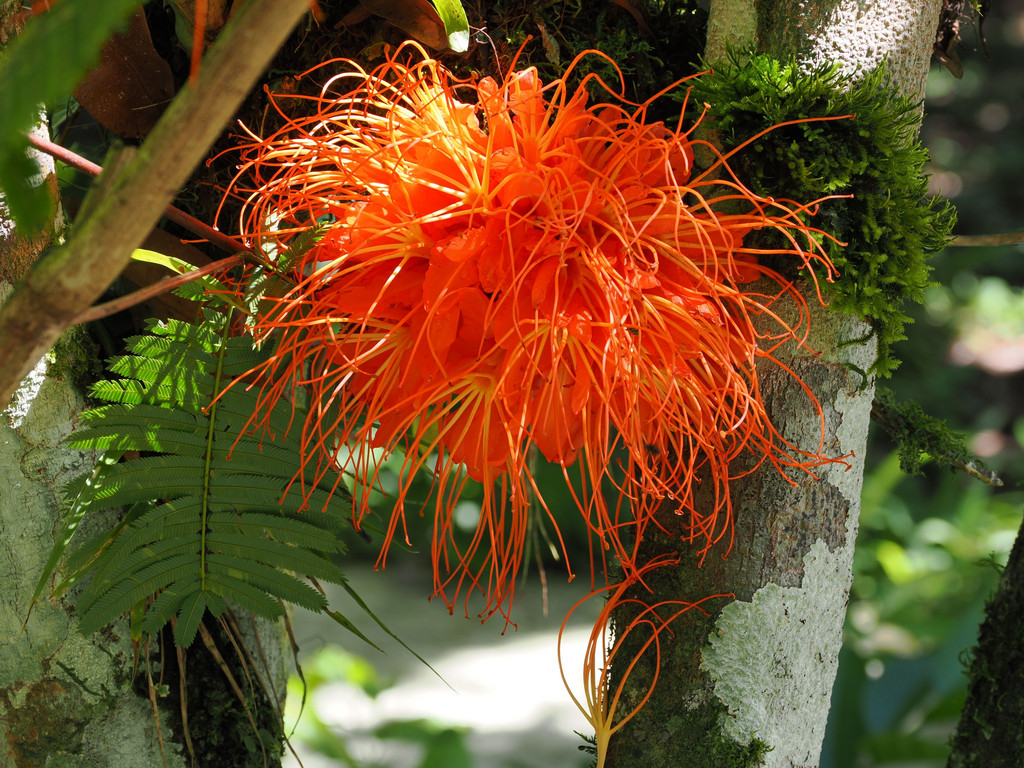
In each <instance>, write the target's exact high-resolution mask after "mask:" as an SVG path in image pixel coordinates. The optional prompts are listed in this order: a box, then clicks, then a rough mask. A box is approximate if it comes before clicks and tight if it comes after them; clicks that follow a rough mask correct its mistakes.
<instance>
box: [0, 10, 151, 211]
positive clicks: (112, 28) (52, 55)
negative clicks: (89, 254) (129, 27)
mask: <svg viewBox="0 0 1024 768" xmlns="http://www.w3.org/2000/svg"><path fill="white" fill-rule="evenodd" d="M137 5H139V0H75V1H74V2H68V3H60V4H57V5H54V6H53V8H52V9H51V10H49V11H48V12H46V13H44V14H42V15H40V16H35V17H33V18H31V19H29V20H28V22H27V23H26V24H25V30H24V31H23V32H22V33H21V35H19V36H18V37H17V38H15V39H14V40H13V41H12V42H11V43H9V44H8V45H7V47H6V48H5V50H4V55H3V56H2V57H0V189H3V190H4V191H5V193H6V194H5V198H6V202H7V205H8V207H9V209H10V212H11V216H12V217H13V219H14V221H15V222H16V224H17V225H18V226H19V227H20V228H22V229H24V230H25V231H38V230H40V229H42V227H43V226H44V225H45V224H46V222H47V220H48V218H49V210H48V207H49V200H48V195H47V193H46V191H45V189H44V188H43V187H41V186H39V185H36V184H33V183H32V182H31V181H30V180H31V179H32V178H33V177H34V176H35V175H36V174H37V173H38V169H37V168H36V166H35V163H33V162H32V161H31V160H30V159H29V158H28V156H27V155H26V150H27V148H28V141H27V139H26V138H25V134H26V133H27V132H28V130H29V129H30V128H31V127H32V126H33V125H34V124H35V123H36V122H37V121H38V120H39V111H40V106H41V105H42V104H43V103H45V102H49V101H52V100H54V99H57V98H59V97H62V96H65V95H67V94H68V93H70V92H71V91H72V90H73V89H74V87H75V84H76V83H77V82H78V81H79V80H81V78H82V75H84V74H85V73H86V72H87V71H88V70H89V68H90V67H92V66H93V65H94V63H95V62H96V60H97V58H98V56H99V51H100V47H101V46H102V45H103V43H104V41H105V40H106V39H107V38H108V37H110V35H111V34H113V33H114V32H116V31H117V30H118V29H119V28H120V27H122V26H123V25H124V23H125V22H126V21H127V18H128V14H129V13H130V12H131V10H132V9H133V8H135V7H136V6H137Z"/></svg>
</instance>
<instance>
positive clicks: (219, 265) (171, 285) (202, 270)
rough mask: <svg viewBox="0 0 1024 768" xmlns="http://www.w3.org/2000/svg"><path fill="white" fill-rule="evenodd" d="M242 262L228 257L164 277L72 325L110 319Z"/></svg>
mask: <svg viewBox="0 0 1024 768" xmlns="http://www.w3.org/2000/svg"><path fill="white" fill-rule="evenodd" d="M244 260H245V255H244V254H238V255H236V256H228V257H227V258H226V259H220V260H219V261H214V262H212V263H210V264H207V265H206V266H205V267H199V268H198V269H192V270H189V271H188V272H183V273H182V274H180V275H176V276H174V277H165V278H163V279H162V280H159V281H157V282H155V283H153V284H152V285H147V286H146V287H145V288H140V289H139V290H137V291H132V292H131V293H129V294H126V295H124V296H118V297H117V298H116V299H111V300H110V301H106V302H104V303H102V304H96V305H94V306H92V307H89V308H88V309H87V310H85V312H82V313H81V314H80V315H78V316H77V317H76V318H75V319H74V322H72V325H81V324H82V323H89V322H92V321H93V320H100V319H102V318H104V317H110V316H111V315H115V314H117V313H118V312H121V311H123V310H126V309H128V308H129V307H134V306H135V305H136V304H141V303H142V302H144V301H146V300H147V299H151V298H153V297H154V296H159V295H160V294H161V293H167V291H173V290H174V289H175V288H178V287H179V286H182V285H185V284H186V283H191V282H192V281H193V280H198V279H199V278H200V277H206V275H209V274H212V273H214V272H219V271H221V270H222V269H230V268H231V267H234V266H236V265H238V264H241V263H242V262H243V261H244Z"/></svg>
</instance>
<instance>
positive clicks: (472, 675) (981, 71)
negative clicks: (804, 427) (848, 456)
mask: <svg viewBox="0 0 1024 768" xmlns="http://www.w3.org/2000/svg"><path fill="white" fill-rule="evenodd" d="M961 34H962V36H963V49H962V58H963V61H964V76H963V79H961V80H957V79H955V78H954V77H953V76H951V75H950V74H949V73H948V72H947V71H946V70H944V69H941V68H940V67H939V66H938V65H937V64H936V65H935V66H934V67H933V69H932V72H931V75H930V77H929V81H928V91H927V100H926V116H925V122H924V128H923V140H924V144H925V146H926V147H928V148H929V150H930V152H931V156H932V162H931V174H932V176H931V188H932V192H933V193H935V194H941V195H945V196H947V197H949V198H950V199H951V200H952V201H953V202H954V204H955V205H956V207H957V208H958V211H959V225H958V227H957V232H958V233H959V234H965V235H974V234H995V233H1004V232H1012V231H1018V230H1021V229H1024V185H1022V184H1021V181H1020V179H1021V178H1022V176H1024V77H1022V76H1021V73H1022V72H1024V2H1022V0H1004V1H1003V2H998V3H993V8H992V10H991V12H990V15H989V17H988V18H987V20H986V22H985V25H984V35H985V38H986V39H987V43H988V52H989V55H988V57H986V55H985V52H984V50H983V45H982V41H981V37H980V36H979V34H978V30H977V28H976V27H970V26H968V25H967V24H965V25H964V27H963V29H962V30H961ZM933 267H934V273H933V278H934V280H935V282H936V285H934V286H933V287H932V288H930V289H929V291H928V294H927V299H926V302H925V303H924V305H922V306H920V307H916V308H914V309H913V310H912V311H913V314H914V317H915V320H916V322H915V324H914V325H912V326H910V328H909V336H910V338H909V339H908V340H907V341H905V342H903V343H901V344H900V345H899V346H898V348H897V350H896V352H897V355H898V356H899V357H900V358H901V359H902V360H903V364H902V366H901V367H900V368H899V370H898V371H897V372H896V374H895V375H894V376H893V378H892V379H891V380H890V381H888V382H886V384H887V385H888V386H890V387H891V388H892V389H893V390H894V391H895V392H896V394H897V396H898V397H899V398H901V399H914V400H916V401H917V402H918V403H920V404H921V406H922V407H923V408H924V410H925V411H926V412H927V413H929V414H931V415H933V416H937V417H940V418H943V419H945V420H946V421H947V422H948V423H949V425H950V427H952V428H953V429H954V430H957V431H959V432H961V433H962V434H964V435H966V436H967V438H968V441H969V445H970V446H971V448H972V449H973V451H974V452H975V453H976V454H977V455H978V456H979V457H981V458H982V459H983V460H984V461H985V462H987V463H988V465H989V466H990V467H991V468H992V469H993V470H995V471H996V472H997V473H998V474H999V475H1000V476H1001V477H1002V478H1003V480H1004V482H1005V485H1004V486H1003V487H1002V488H998V489H996V488H991V487H989V486H986V485H983V484H981V483H980V482H978V481H976V480H973V479H971V478H969V477H967V476H965V475H963V474H953V473H950V472H949V471H947V470H940V469H937V468H935V467H926V468H925V472H924V474H923V475H921V476H915V477H908V476H906V475H904V474H903V473H902V472H901V471H900V468H899V462H898V459H897V457H896V454H895V447H894V446H893V445H892V443H891V442H890V441H889V440H888V438H887V436H886V435H885V434H883V433H881V431H880V430H875V429H873V432H872V435H871V440H870V446H869V453H868V465H869V469H868V474H867V477H866V479H865V485H864V499H863V509H862V516H861V529H860V536H859V539H858V544H857V554H856V563H855V576H854V582H853V589H852V594H851V601H850V608H849V612H848V616H847V628H846V642H845V646H844V649H843V651H842V655H841V660H840V670H839V679H838V681H837V684H836V688H835V692H834V696H833V706H832V711H831V715H830V725H829V731H828V735H827V738H826V744H825V747H824V751H823V755H822V763H821V765H822V766H823V768H854V767H858V768H859V767H862V766H879V767H883V766H884V767H885V768H897V767H898V768H933V767H936V766H943V765H945V762H946V755H947V752H948V748H947V745H946V743H947V739H948V738H949V735H950V733H951V731H952V729H953V727H954V726H955V724H956V721H957V718H958V716H959V712H960V709H961V707H962V705H963V702H964V698H965V688H966V678H965V676H964V674H963V670H964V667H963V661H964V659H965V658H966V655H967V653H968V652H969V649H970V647H971V646H972V645H973V644H974V642H975V639H976V636H977V629H978V625H979V622H980V620H981V616H982V610H983V606H984V602H985V600H986V598H987V597H988V596H989V594H990V593H991V591H992V590H993V588H994V586H995V583H996V580H997V578H998V572H999V571H998V569H999V566H1000V565H1001V564H1002V563H1004V562H1005V560H1006V557H1007V555H1008V553H1009V550H1010V547H1011V546H1012V544H1013V541H1014V538H1015V536H1016V533H1017V529H1018V527H1019V525H1020V521H1021V512H1022V508H1024V491H1022V490H1021V483H1022V481H1024V447H1022V446H1024V245H1009V246H998V247H991V246H986V247H970V248H955V247H954V248H948V249H947V250H946V251H944V252H943V253H942V254H940V255H939V256H937V257H936V258H935V259H934V261H933ZM542 474H543V473H542ZM559 483H560V479H559V478H558V477H557V476H554V477H551V478H550V483H547V482H546V481H545V491H544V495H545V498H548V499H549V502H550V503H551V504H552V507H553V508H556V507H557V506H558V505H560V504H563V505H570V504H571V500H570V499H568V498H567V496H566V495H565V493H564V491H563V490H560V487H559ZM547 488H551V490H550V491H549V490H547ZM464 503H465V507H464V510H463V511H464V519H463V522H464V524H465V525H466V527H467V528H469V527H471V526H472V525H473V524H474V523H475V508H474V505H473V500H472V498H468V499H467V500H466V501H465V502H464ZM421 540H422V539H421ZM575 543H576V544H578V545H581V546H582V545H583V542H582V539H578V540H576V542H575ZM536 546H537V547H538V548H543V549H547V545H546V543H545V542H544V541H543V540H542V539H541V540H539V541H537V542H536ZM356 554H359V553H356ZM406 554H408V556H406ZM374 558H375V552H374V551H373V550H372V549H370V548H367V550H366V551H365V552H363V553H361V554H359V557H358V562H360V563H361V564H360V565H358V566H353V565H349V567H348V572H349V575H350V578H351V581H352V584H353V586H354V587H355V588H356V590H357V591H358V592H359V593H360V594H361V595H362V597H363V598H364V599H365V600H366V602H367V603H368V604H369V605H370V606H371V607H372V608H373V610H374V611H375V612H376V613H377V615H378V616H379V618H380V619H381V620H382V621H383V622H384V623H385V624H387V625H388V626H389V627H390V628H391V629H392V630H393V631H394V632H395V634H397V635H398V636H399V637H400V638H402V640H404V641H405V642H406V643H408V644H409V645H410V646H411V647H412V648H413V649H414V650H415V651H416V652H417V653H419V654H420V655H421V656H423V657H424V658H425V659H426V660H427V661H428V662H429V663H430V664H431V665H432V666H433V667H434V669H435V670H436V671H437V674H435V673H434V672H432V671H431V670H430V669H427V668H426V667H425V666H424V665H423V664H421V663H420V662H419V661H417V660H416V659H415V658H414V657H413V656H412V655H411V654H410V653H408V652H407V651H406V650H404V649H403V648H402V647H401V646H400V645H399V644H398V643H396V642H395V641H394V640H393V639H392V638H390V637H388V636H387V635H385V634H383V633H381V632H377V633H372V632H370V631H369V630H366V631H367V634H368V635H369V636H370V637H371V639H372V640H373V641H374V642H375V643H377V644H378V645H379V646H380V647H381V648H382V649H384V651H385V653H380V652H378V651H377V650H374V649H373V648H371V647H370V646H368V645H366V644H365V643H361V642H360V641H359V640H357V639H355V638H354V637H351V636H347V637H346V636H344V634H345V633H341V632H339V630H338V628H337V625H335V624H333V623H332V622H329V621H327V622H326V623H324V620H323V619H317V618H314V617H312V616H310V615H308V614H306V615H301V614H300V615H296V616H295V627H296V629H295V631H296V635H297V640H298V641H299V644H300V647H301V648H302V656H301V658H302V669H303V673H304V676H305V684H304V685H303V683H302V682H301V681H300V680H299V679H298V678H294V679H293V680H292V684H291V687H290V689H289V692H290V696H289V711H290V713H291V717H292V718H294V717H295V716H296V715H297V713H298V712H299V710H300V704H301V703H302V699H303V693H304V694H305V703H304V707H303V708H302V709H303V712H302V717H301V719H300V720H299V721H298V723H297V724H294V720H293V725H292V727H293V728H294V731H293V734H292V744H293V746H294V748H295V751H296V752H297V754H298V755H299V756H300V757H301V759H302V763H303V764H304V765H305V766H306V768H327V767H328V766H349V767H350V768H383V767H384V766H386V767H387V768H470V767H472V768H550V766H559V767H560V768H561V767H564V768H576V766H585V765H588V764H589V762H590V758H589V757H588V756H587V755H586V754H584V753H581V752H580V751H578V746H580V745H582V744H583V743H584V742H583V740H582V739H581V738H580V737H579V736H578V735H576V734H574V733H573V731H574V730H577V731H580V732H581V733H584V734H590V733H591V729H590V727H589V725H587V723H586V722H585V721H584V719H583V718H582V716H581V715H580V714H579V712H578V711H577V710H576V709H575V707H574V706H573V704H572V702H571V700H570V699H569V698H568V696H567V695H566V693H565V689H564V688H563V686H562V682H561V677H560V675H559V670H558V663H557V655H556V641H557V635H558V629H559V626H560V624H561V621H562V618H563V617H564V616H565V614H566V612H567V611H568V609H569V608H570V607H571V606H572V605H573V603H574V602H575V601H576V600H578V599H579V597H580V596H581V595H583V594H585V592H586V589H587V584H588V583H589V578H588V574H586V573H582V574H579V577H578V578H577V580H576V581H574V582H573V583H572V584H566V579H565V570H564V568H563V567H561V566H560V565H559V564H557V563H555V564H552V563H551V562H550V558H548V559H547V564H546V566H545V569H546V574H545V576H546V579H545V578H542V574H541V573H540V572H539V570H538V568H537V567H532V568H531V569H530V571H529V573H528V574H527V576H526V578H525V579H524V581H523V583H522V584H521V585H520V586H519V587H518V588H517V598H516V614H515V618H516V620H517V623H518V630H515V629H513V628H511V627H509V628H508V630H507V631H505V632H503V631H502V630H503V629H505V628H504V627H503V625H502V624H501V622H500V619H498V620H492V621H491V622H488V623H487V624H485V625H481V624H480V623H479V621H477V620H475V619H474V620H467V619H465V618H464V616H462V615H461V613H460V612H458V611H456V614H455V615H454V616H448V615H447V611H446V609H445V608H444V606H443V605H440V604H438V603H436V602H435V603H428V602H427V601H426V599H425V597H423V596H425V595H427V594H429V592H430V591H431V590H430V576H429V573H428V572H427V571H426V567H427V566H428V560H429V558H427V557H425V556H414V555H413V554H412V553H396V555H395V556H394V557H392V559H390V560H389V563H388V567H387V569H386V570H383V571H374V570H373V568H372V566H373V562H374ZM348 562H349V563H352V562H356V559H350V560H349V561H348ZM544 580H546V593H545V590H544V589H542V581H544ZM396 594H399V595H403V596H404V598H403V599H402V600H401V601H396V600H395V599H394V595H396ZM344 600H345V597H344V595H342V596H340V597H338V598H337V604H338V605H339V607H341V609H342V610H343V611H344V610H345V609H344V605H345V603H344ZM545 609H546V611H545ZM597 610H598V608H597V606H592V605H585V606H583V607H582V608H580V609H579V611H577V612H576V613H574V615H573V620H572V621H571V622H570V623H569V626H568V627H567V630H566V632H565V635H564V638H563V644H564V649H563V651H564V655H565V661H566V673H567V676H568V677H569V679H570V680H571V681H572V680H575V678H576V677H578V676H579V675H578V672H577V671H576V670H577V668H578V667H579V664H580V661H579V660H580V659H581V654H582V649H583V645H584V643H585V641H586V637H587V634H588V633H589V628H590V624H591V621H592V617H593V616H594V615H595V613H596V611H597ZM358 612H359V609H358V608H355V607H354V606H353V611H352V612H350V613H349V614H348V615H350V616H352V617H353V618H354V617H355V616H356V614H357V613H358ZM366 623H367V622H365V621H364V622H362V623H361V627H363V628H364V629H365V627H364V626H363V625H365V624H366ZM442 678H443V680H442ZM288 760H289V762H287V763H286V765H289V766H297V765H298V762H297V760H296V759H295V758H294V757H289V758H288Z"/></svg>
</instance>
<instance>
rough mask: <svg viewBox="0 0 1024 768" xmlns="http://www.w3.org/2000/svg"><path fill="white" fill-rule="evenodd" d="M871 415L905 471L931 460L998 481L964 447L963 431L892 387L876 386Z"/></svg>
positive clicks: (918, 471)
mask: <svg viewBox="0 0 1024 768" xmlns="http://www.w3.org/2000/svg"><path fill="white" fill-rule="evenodd" d="M871 416H872V418H873V419H874V420H875V421H876V422H878V424H880V425H881V426H882V428H883V429H885V431H886V432H888V433H889V435H890V436H891V437H892V439H893V440H894V441H895V442H896V445H897V451H898V452H899V457H900V469H902V470H903V471H904V472H906V473H907V474H908V475H919V474H921V468H922V467H923V466H924V465H925V464H927V463H928V462H930V461H934V462H936V463H937V464H939V465H942V466H947V467H951V468H953V469H960V470H963V471H965V472H967V473H968V474H970V475H971V476H973V477H977V478H978V479H980V480H983V481H984V482H986V483H988V484H990V485H1002V481H1001V480H999V478H998V477H996V475H995V474H994V473H993V472H992V471H991V470H989V469H988V468H987V467H986V466H985V465H984V463H983V462H981V461H980V460H979V459H977V458H975V456H974V454H972V453H971V451H970V450H968V448H967V443H966V441H965V439H964V437H963V435H959V434H957V433H956V432H954V431H953V430H951V429H950V428H949V427H948V426H947V425H946V422H945V421H944V420H942V419H937V418H935V417H934V416H929V415H928V414H926V413H925V412H924V411H923V410H922V408H921V406H920V405H918V404H917V403H915V402H913V401H906V402H899V401H897V400H896V395H895V394H893V392H892V390H890V389H887V388H885V387H879V388H878V390H877V391H876V393H875V403H874V406H873V407H872V412H871Z"/></svg>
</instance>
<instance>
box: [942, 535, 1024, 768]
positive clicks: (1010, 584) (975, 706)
mask: <svg viewBox="0 0 1024 768" xmlns="http://www.w3.org/2000/svg"><path fill="white" fill-rule="evenodd" d="M1022 637H1024V528H1022V529H1021V531H1020V532H1019V533H1018V534H1017V541H1016V543H1015V544H1014V545H1013V550H1012V551H1011V552H1010V559H1009V560H1008V561H1007V563H1006V568H1005V569H1004V570H1003V574H1002V576H1001V577H1000V579H999V586H998V588H997V589H996V593H995V595H994V596H993V597H992V599H991V600H990V601H989V603H988V605H987V606H985V621H984V622H983V623H982V625H981V630H980V632H979V635H978V645H977V647H976V648H975V649H974V653H973V658H972V660H971V665H970V669H969V670H968V678H969V682H968V685H967V703H966V704H965V705H964V710H963V712H962V713H961V715H960V723H959V725H958V726H957V731H956V735H955V736H954V737H953V751H952V753H951V754H950V757H949V763H948V766H949V768H1014V767H1015V766H1021V765H1024V717H1022V716H1021V713H1022V712H1024V646H1022V645H1021V638H1022Z"/></svg>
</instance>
